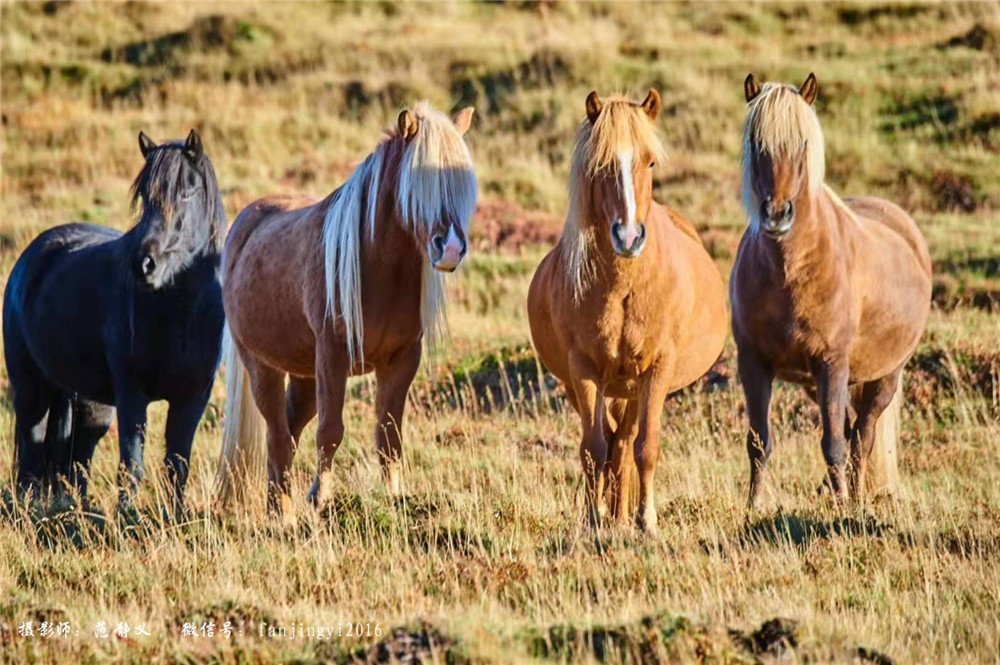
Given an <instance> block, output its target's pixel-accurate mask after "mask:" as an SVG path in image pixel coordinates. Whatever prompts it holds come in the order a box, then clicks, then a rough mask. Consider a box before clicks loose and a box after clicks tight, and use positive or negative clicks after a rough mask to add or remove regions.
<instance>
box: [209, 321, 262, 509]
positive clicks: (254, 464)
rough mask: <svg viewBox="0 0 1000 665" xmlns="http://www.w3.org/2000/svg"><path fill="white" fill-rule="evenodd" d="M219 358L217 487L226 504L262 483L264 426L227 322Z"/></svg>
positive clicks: (221, 501) (222, 502)
mask: <svg viewBox="0 0 1000 665" xmlns="http://www.w3.org/2000/svg"><path fill="white" fill-rule="evenodd" d="M222 362H223V364H224V365H225V367H226V410H225V424H224V429H223V432H222V455H221V456H220V457H219V472H218V475H217V476H216V487H217V496H218V498H219V501H220V503H221V504H222V505H223V506H225V505H228V504H229V503H230V502H231V500H232V499H233V498H240V499H242V498H244V497H245V495H246V491H247V488H249V487H254V486H255V487H262V486H263V480H264V468H265V445H264V441H265V434H266V431H267V430H266V427H265V423H264V418H263V416H261V415H260V411H258V410H257V405H256V404H255V403H254V400H253V393H252V390H251V387H250V374H249V372H247V368H246V367H245V366H244V365H243V361H242V360H241V359H240V352H239V350H238V349H237V348H236V344H234V343H233V337H232V335H231V334H230V332H229V324H228V323H227V324H226V327H225V330H224V331H223V333H222Z"/></svg>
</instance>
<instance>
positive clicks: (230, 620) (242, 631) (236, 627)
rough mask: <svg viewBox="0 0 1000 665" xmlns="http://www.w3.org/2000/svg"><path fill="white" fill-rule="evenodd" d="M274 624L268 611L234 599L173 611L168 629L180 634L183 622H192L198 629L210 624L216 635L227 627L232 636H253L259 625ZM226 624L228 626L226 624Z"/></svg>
mask: <svg viewBox="0 0 1000 665" xmlns="http://www.w3.org/2000/svg"><path fill="white" fill-rule="evenodd" d="M262 623H264V624H268V625H272V624H275V623H276V621H275V619H274V617H272V616H271V615H270V614H269V613H267V612H265V611H264V610H262V609H260V608H258V607H256V606H254V605H244V606H240V605H237V604H236V603H235V602H234V601H231V600H230V601H227V602H222V603H216V604H214V605H205V606H202V607H190V606H189V607H186V608H183V609H181V610H179V611H178V612H176V613H174V616H173V617H172V618H171V620H170V623H169V629H170V630H171V631H172V634H174V635H180V634H181V631H182V630H183V629H184V624H194V626H195V629H196V630H197V631H199V634H201V633H200V631H201V629H202V627H203V626H205V628H206V630H207V629H208V628H207V627H208V625H209V624H211V626H212V630H213V632H214V633H215V634H216V635H220V634H223V633H222V631H223V630H224V629H225V628H227V627H228V629H229V630H231V631H232V634H231V635H232V638H233V639H239V638H241V637H246V638H249V637H254V636H255V635H257V633H258V631H259V630H260V625H261V624H262ZM227 624H228V626H227Z"/></svg>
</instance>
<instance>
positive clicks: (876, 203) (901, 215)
mask: <svg viewBox="0 0 1000 665" xmlns="http://www.w3.org/2000/svg"><path fill="white" fill-rule="evenodd" d="M844 204H845V205H846V206H847V207H848V208H849V209H850V210H851V212H853V213H854V214H855V216H856V217H857V218H858V219H859V220H860V221H861V222H862V224H863V225H869V226H870V225H873V224H878V225H881V226H882V227H884V228H885V229H887V230H889V231H892V232H893V233H894V234H895V235H897V236H899V237H900V238H902V240H903V241H904V242H905V243H906V244H907V245H908V246H909V247H910V249H911V250H912V251H913V253H914V254H915V255H916V257H917V261H918V263H919V264H920V266H921V268H923V269H924V272H925V273H926V274H927V276H928V277H930V275H931V257H930V252H929V251H928V249H927V242H926V241H925V240H924V236H923V234H921V233H920V229H919V228H918V227H917V224H916V222H914V221H913V218H912V217H910V216H909V215H908V214H906V212H905V211H904V210H903V209H902V208H900V207H899V206H897V205H896V204H895V203H892V202H891V201H887V200H885V199H882V198H878V197H875V196H859V197H856V198H851V199H845V200H844Z"/></svg>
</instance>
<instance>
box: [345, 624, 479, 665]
mask: <svg viewBox="0 0 1000 665" xmlns="http://www.w3.org/2000/svg"><path fill="white" fill-rule="evenodd" d="M457 644H458V641H457V640H456V639H455V638H453V637H451V636H449V635H446V634H445V633H443V632H441V630H439V629H438V628H436V627H435V626H433V625H432V624H430V623H428V622H427V621H423V620H421V621H417V623H415V624H413V625H411V626H398V627H396V628H393V629H392V630H390V631H389V634H388V635H387V636H386V637H385V639H383V640H382V641H380V642H377V643H375V644H373V645H371V646H369V647H361V648H359V649H357V650H355V651H354V652H353V653H352V654H350V655H349V656H348V657H347V658H346V659H345V660H344V661H343V662H345V663H365V664H366V665H367V664H373V665H374V664H375V663H413V664H415V665H416V664H418V663H437V662H447V663H456V664H457V663H468V662H470V661H469V659H468V658H466V657H465V656H463V655H462V654H461V653H459V652H457V651H456V646H457Z"/></svg>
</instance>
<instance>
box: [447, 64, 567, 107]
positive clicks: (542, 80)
mask: <svg viewBox="0 0 1000 665" xmlns="http://www.w3.org/2000/svg"><path fill="white" fill-rule="evenodd" d="M477 70H479V67H478V65H477V64H476V63H474V62H468V61H458V62H454V63H452V65H451V67H450V72H449V73H450V77H451V86H450V87H451V98H452V99H455V100H458V101H457V103H456V106H478V107H480V108H482V109H483V111H484V112H487V113H497V112H499V111H502V110H503V109H505V108H507V107H508V106H509V104H508V98H509V97H510V96H511V95H512V94H513V93H514V92H516V91H517V90H519V89H521V90H533V89H538V88H543V87H544V88H551V87H554V86H556V85H558V84H560V83H562V82H563V81H565V80H566V79H568V78H569V63H567V61H566V60H565V59H564V58H563V57H562V56H561V55H560V54H558V53H556V52H554V51H551V50H549V49H542V50H539V51H537V52H535V53H534V54H532V56H531V57H530V58H528V59H527V60H524V61H522V62H520V63H518V64H517V65H515V66H513V67H506V68H502V69H496V70H491V71H485V72H483V71H481V70H479V71H477Z"/></svg>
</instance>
